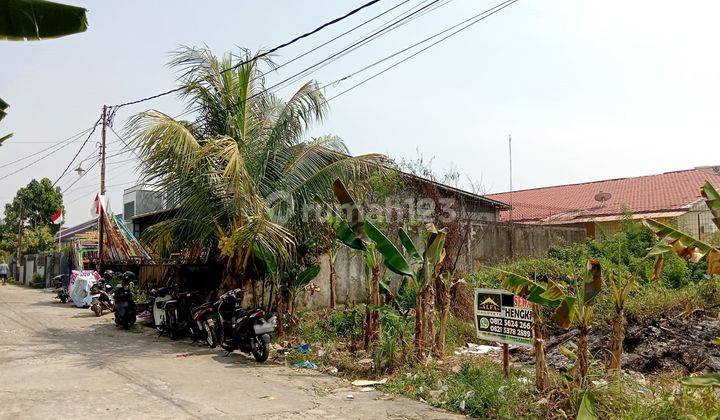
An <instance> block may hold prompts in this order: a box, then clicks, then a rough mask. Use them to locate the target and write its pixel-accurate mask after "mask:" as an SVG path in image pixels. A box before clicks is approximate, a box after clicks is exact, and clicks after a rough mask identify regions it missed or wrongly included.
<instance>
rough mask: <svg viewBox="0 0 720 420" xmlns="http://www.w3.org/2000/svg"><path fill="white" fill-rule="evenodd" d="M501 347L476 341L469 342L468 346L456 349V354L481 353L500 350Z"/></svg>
mask: <svg viewBox="0 0 720 420" xmlns="http://www.w3.org/2000/svg"><path fill="white" fill-rule="evenodd" d="M500 350H501V348H500V347H497V346H486V345H484V344H475V343H467V347H458V348H457V349H456V350H455V355H456V356H460V355H465V354H471V355H479V354H486V353H490V352H491V351H500Z"/></svg>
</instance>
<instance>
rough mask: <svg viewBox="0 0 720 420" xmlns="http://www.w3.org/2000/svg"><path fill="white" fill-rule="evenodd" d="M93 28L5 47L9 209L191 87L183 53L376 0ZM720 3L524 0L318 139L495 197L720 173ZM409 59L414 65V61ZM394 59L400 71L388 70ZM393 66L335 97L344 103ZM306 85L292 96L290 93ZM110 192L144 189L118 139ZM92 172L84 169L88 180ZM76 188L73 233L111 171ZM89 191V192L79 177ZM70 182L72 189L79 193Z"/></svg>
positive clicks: (0, 129) (453, 3) (380, 45)
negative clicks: (102, 123) (182, 73)
mask: <svg viewBox="0 0 720 420" xmlns="http://www.w3.org/2000/svg"><path fill="white" fill-rule="evenodd" d="M65 2H66V3H68V4H74V5H78V6H83V7H86V8H87V9H88V21H89V29H88V30H87V32H85V33H82V34H79V35H74V36H69V37H64V38H59V39H54V40H47V41H42V42H8V41H0V57H2V66H0V74H1V75H2V77H0V97H2V98H3V99H4V100H5V101H6V102H8V103H9V104H10V105H11V107H10V108H9V109H8V116H7V117H6V118H5V119H4V120H3V122H2V123H0V134H4V133H7V132H13V133H14V137H13V138H12V139H11V140H9V141H8V142H6V143H5V144H4V145H3V146H1V147H0V178H2V177H4V176H6V175H7V174H9V173H11V172H15V171H16V170H20V171H19V172H18V173H17V174H14V175H11V176H8V177H5V178H3V179H0V205H3V207H4V203H6V202H7V201H9V200H11V199H12V197H13V196H14V194H15V191H16V190H17V189H18V188H20V187H22V186H24V185H26V184H27V183H28V182H29V181H30V180H31V179H33V178H40V177H48V178H50V179H52V180H55V179H57V177H58V176H59V175H60V174H61V173H62V171H63V170H64V169H65V167H66V166H67V164H68V163H69V162H70V160H71V159H72V158H73V156H74V155H75V154H76V153H78V149H79V148H80V145H81V144H82V143H81V142H82V140H83V139H84V137H83V138H79V140H78V141H75V142H73V143H70V144H68V146H67V147H63V148H62V149H60V150H59V151H57V152H56V153H53V154H51V155H48V156H47V158H45V159H43V160H41V161H40V162H37V163H35V164H33V165H30V163H32V162H33V161H35V160H36V159H37V158H40V157H43V156H45V155H47V153H45V154H43V153H41V154H39V155H37V156H36V157H33V158H28V159H25V160H23V161H21V162H19V163H16V164H10V163H11V162H12V161H14V160H16V159H19V158H22V157H25V156H27V155H29V154H32V153H36V152H38V151H40V150H42V149H44V148H47V147H50V146H52V144H51V143H45V142H56V141H59V140H63V139H66V138H68V137H70V136H72V135H74V134H76V133H78V132H80V131H82V130H85V129H86V128H88V127H91V126H92V125H93V123H94V122H95V121H96V120H97V119H98V117H99V115H100V110H101V107H102V105H103V104H108V105H112V104H117V103H121V102H125V101H128V100H133V99H138V98H141V97H145V96H149V95H152V94H155V93H158V92H161V91H164V90H167V89H171V88H173V87H176V84H175V83H176V77H177V74H176V73H175V71H174V70H173V69H171V68H168V66H167V62H168V57H169V53H170V52H172V51H173V50H176V49H177V48H178V47H179V46H180V45H187V46H207V47H209V48H210V49H211V50H212V51H214V52H215V53H216V54H222V53H224V52H238V50H239V48H240V47H245V48H249V49H250V50H252V51H257V50H262V49H265V50H267V49H269V48H271V47H274V46H276V45H279V44H281V43H283V42H285V41H288V40H289V39H292V38H293V37H295V36H296V35H298V34H301V33H304V32H307V31H308V30H311V29H314V28H315V27H317V26H319V25H320V24H321V23H324V22H326V21H329V20H331V19H333V18H335V17H337V16H340V15H343V14H344V13H346V12H347V11H349V10H351V9H353V8H354V7H356V6H357V5H359V4H361V3H362V2H361V1H337V0H336V1H330V0H327V1H321V0H308V1H303V2H299V1H291V0H276V1H272V2H268V1H237V0H235V1H231V0H228V1H208V2H202V3H200V2H196V1H190V0H173V1H169V0H164V1H160V0H157V1H152V2H148V1H139V0H123V1H114V2H109V1H100V0H95V1H79V0H66V1H65ZM401 2H402V0H392V1H391V0H381V1H380V2H379V3H377V4H375V5H373V6H371V7H370V8H368V9H365V10H363V11H362V12H360V13H358V14H357V15H355V16H353V17H352V18H350V19H347V20H345V21H343V22H341V23H339V24H338V25H336V26H333V27H331V28H328V29H326V30H323V31H322V32H320V33H318V34H317V35H315V36H312V37H310V38H307V39H305V40H303V41H301V42H298V43H296V44H293V45H292V46H290V47H287V48H284V49H281V50H280V51H278V52H277V53H276V54H275V56H274V60H275V61H276V62H277V63H278V64H281V63H283V62H285V61H288V60H289V59H291V58H294V57H295V56H297V55H299V54H301V53H303V52H305V51H308V50H309V49H311V48H313V47H315V46H317V45H319V44H321V43H323V42H325V41H327V40H328V39H330V38H332V37H333V36H335V35H338V34H340V33H342V32H344V31H346V30H348V29H350V28H351V27H353V26H355V25H357V24H359V23H361V22H363V21H365V20H367V19H369V18H371V17H373V16H375V15H377V14H379V13H381V12H383V11H385V10H387V9H389V8H391V7H393V6H396V5H398V4H400V3H401ZM421 2H422V0H411V1H408V2H407V3H405V4H403V5H402V6H400V7H398V8H397V9H395V11H394V12H390V13H389V14H387V15H385V16H383V17H382V18H379V19H377V20H375V21H373V22H372V23H370V24H368V25H366V26H364V27H362V28H360V29H358V30H356V31H354V32H352V33H350V34H348V35H346V36H344V37H342V38H340V39H338V40H337V41H334V42H333V43H331V44H329V45H327V46H325V47H323V48H321V49H319V50H318V51H316V52H314V53H312V54H309V55H308V56H306V57H304V58H303V59H300V60H298V61H296V62H294V63H291V64H290V65H288V66H286V67H284V68H283V69H281V70H279V71H277V72H275V73H270V74H268V76H267V77H268V83H269V84H271V83H273V82H276V81H279V80H282V79H283V78H285V77H287V76H289V75H291V74H294V73H295V72H297V71H299V70H300V69H302V68H305V67H306V66H308V65H310V64H313V63H315V62H317V61H318V60H320V59H323V58H325V57H327V56H329V55H331V54H332V53H334V52H335V51H337V50H340V49H342V48H343V47H345V46H346V45H349V44H350V43H352V42H353V41H355V40H356V39H357V38H359V37H361V36H362V35H364V34H365V33H367V32H369V31H371V30H372V29H374V28H375V27H377V26H378V25H380V24H381V23H382V22H384V21H385V20H387V19H389V18H390V17H392V16H394V15H395V14H397V13H401V12H402V11H404V10H407V9H409V8H411V7H415V6H417V5H419V4H420V3H421ZM498 2H499V1H495V2H492V1H485V0H450V1H447V0H443V1H442V2H439V3H438V4H442V6H441V7H438V8H437V9H435V10H433V11H432V12H430V13H427V14H425V15H423V16H421V17H419V18H417V19H415V20H413V21H412V22H410V23H408V24H407V25H405V26H403V27H401V28H399V29H398V30H395V31H393V32H391V33H389V34H387V35H385V36H383V37H381V38H379V39H377V40H376V41H374V42H372V43H370V44H368V45H366V46H364V47H363V48H360V49H358V50H356V51H355V52H353V53H352V54H349V55H348V56H346V57H343V58H342V59H340V60H337V61H335V62H333V63H332V64H331V65H328V66H327V67H325V68H323V69H321V70H319V71H317V72H315V73H313V74H311V75H309V76H308V77H307V78H306V79H305V80H307V79H311V78H312V79H315V80H317V81H318V82H319V83H321V84H325V83H328V82H332V81H334V80H337V79H339V78H340V77H342V76H345V75H347V74H350V73H352V72H353V71H355V70H358V69H360V68H362V67H363V66H365V65H366V64H368V63H371V62H373V61H375V60H378V59H380V58H383V57H385V56H387V55H390V54H392V53H394V52H395V51H397V50H400V49H403V48H405V47H407V46H409V45H411V44H413V43H415V42H417V41H419V40H422V39H424V38H426V37H428V36H430V35H433V34H435V33H437V32H440V31H441V30H443V29H445V28H447V27H449V26H451V25H454V24H455V23H457V22H459V21H462V20H464V19H466V18H468V17H470V16H472V15H474V14H477V13H479V12H481V11H483V10H485V9H487V8H489V7H492V6H494V5H496V4H497V3H498ZM719 12H720V3H718V2H713V1H702V0H696V1H692V2H683V3H682V4H679V3H677V2H670V1H657V0H654V1H649V0H647V1H646V0H633V1H632V2H628V1H620V0H606V1H592V2H590V1H577V0H544V1H537V0H520V1H518V2H517V3H515V4H513V5H511V6H509V7H508V8H506V9H504V10H502V11H500V12H499V13H497V14H495V15H493V16H491V17H489V18H487V19H485V20H483V21H482V22H480V23H478V24H477V25H474V26H472V27H471V28H469V29H468V30H466V31H463V32H461V33H459V34H458V35H456V36H454V37H452V38H449V39H448V40H446V41H444V42H442V43H440V44H439V45H437V46H435V47H432V48H430V49H429V50H427V51H425V52H424V53H422V54H420V55H418V56H416V57H414V58H412V59H410V60H409V61H407V62H405V63H403V64H401V65H399V66H397V67H396V68H394V69H392V70H390V71H388V72H386V73H384V74H382V75H381V76H379V77H377V78H375V79H373V80H371V81H369V82H367V83H366V84H364V85H362V86H360V87H358V88H356V89H354V90H351V91H350V92H348V93H346V94H344V95H343V96H340V97H338V98H336V99H334V100H332V101H331V102H330V113H329V115H328V117H327V119H326V120H325V121H323V123H322V124H321V125H317V126H315V127H313V128H312V129H311V130H310V132H309V133H308V136H317V135H322V134H334V135H338V136H340V137H341V138H343V139H344V140H345V142H346V144H347V145H348V146H349V148H350V150H351V152H352V153H353V154H360V153H370V152H379V153H384V154H387V155H388V156H389V157H391V158H393V159H396V160H402V159H414V158H415V157H417V155H418V153H420V154H422V155H423V156H424V157H425V158H430V157H432V158H434V160H433V163H434V167H435V169H436V170H438V171H439V172H442V171H443V170H447V169H449V168H454V169H456V170H457V171H459V172H461V173H463V174H464V175H466V179H471V180H473V182H475V183H477V182H480V183H481V184H482V186H483V187H484V190H485V191H486V192H488V193H490V192H502V191H507V190H508V189H509V188H510V171H509V165H508V162H509V159H508V136H509V135H512V144H513V177H512V178H513V188H514V189H516V190H517V189H524V188H533V187H539V186H548V185H557V184H564V183H575V182H585V181H593V180H600V179H607V178H619V177H627V176H638V175H648V174H655V173H662V172H667V171H673V170H681V169H688V168H692V167H696V166H705V165H717V164H720V161H719V160H720V159H719V158H718V156H719V153H718V151H720V141H718V139H719V137H720V119H718V118H717V116H718V115H720V102H719V101H720V99H719V98H720V55H718V54H717V40H718V39H720V26H718V25H717V24H716V17H717V16H718V13H719ZM398 58H399V57H398ZM391 62H393V61H392V60H391V61H388V62H387V63H388V64H389V63H391ZM381 68H383V66H379V67H376V68H373V69H371V70H368V71H367V72H365V73H362V74H359V75H356V76H354V77H352V78H350V79H349V80H346V81H344V82H341V83H339V84H337V85H336V86H329V87H328V88H327V89H326V95H327V96H328V97H332V96H333V95H334V94H337V93H339V92H341V91H343V90H345V89H347V88H348V87H350V86H352V85H353V84H355V83H357V82H359V81H361V80H362V79H363V78H364V77H367V76H370V75H372V74H374V73H375V72H377V71H379V70H380V69H381ZM298 86H299V83H298V84H295V85H293V86H289V87H288V88H286V89H282V90H280V91H279V92H278V94H279V95H281V96H285V97H287V96H289V95H291V94H292V92H293V89H296V88H297V87H298ZM184 106H185V104H184V103H183V102H182V101H181V100H180V99H179V98H177V97H176V96H166V97H163V98H160V99H157V100H153V101H150V102H145V103H143V104H139V105H134V106H129V107H124V108H121V109H120V111H118V113H117V115H116V118H115V123H114V128H115V130H116V131H118V132H119V133H121V134H122V129H123V127H124V125H125V123H126V121H127V119H128V118H129V117H131V116H132V115H134V114H135V113H137V112H141V111H144V110H147V109H157V110H160V111H163V112H165V113H168V114H171V115H175V114H178V113H180V112H182V111H183V110H184ZM98 140H99V131H98V132H96V133H94V134H93V136H92V137H91V139H90V141H89V142H88V145H87V146H86V147H85V148H84V149H83V150H82V151H81V152H80V153H79V160H83V159H85V160H84V161H83V162H82V165H83V167H84V168H87V167H88V166H90V164H92V163H93V161H94V160H95V156H96V154H97V144H98V143H97V142H98ZM108 141H109V142H110V144H109V146H108V154H109V155H116V156H113V157H111V158H110V159H109V164H108V180H107V184H108V185H109V186H110V187H109V188H108V194H109V197H110V202H111V207H112V208H113V209H115V210H117V211H121V208H122V192H123V189H124V188H128V187H130V186H131V185H132V183H133V182H134V181H135V180H137V178H138V175H137V172H136V165H135V160H134V159H133V155H132V154H131V153H129V152H128V151H127V149H126V148H125V147H124V145H123V144H122V143H121V142H120V141H118V140H117V138H116V137H115V136H114V134H113V133H111V132H109V133H108ZM76 166H77V162H76V163H75V164H74V165H73V168H74V167H76ZM77 178H78V176H77V174H76V173H75V172H70V173H69V174H68V175H66V176H65V177H63V178H62V179H61V180H60V182H59V183H58V185H60V186H61V187H62V188H64V191H65V203H66V224H67V225H72V224H75V223H81V222H83V221H85V220H87V219H89V217H90V207H91V201H92V199H93V197H94V195H95V192H96V190H97V184H98V171H97V167H96V168H94V169H93V170H92V171H90V172H89V173H88V174H87V175H86V176H85V177H84V178H82V179H79V180H78V179H77ZM76 181H77V182H76ZM73 183H74V185H72V187H71V184H73Z"/></svg>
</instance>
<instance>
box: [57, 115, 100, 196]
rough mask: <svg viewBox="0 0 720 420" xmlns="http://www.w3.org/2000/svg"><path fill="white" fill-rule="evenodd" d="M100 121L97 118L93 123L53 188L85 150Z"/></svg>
mask: <svg viewBox="0 0 720 420" xmlns="http://www.w3.org/2000/svg"><path fill="white" fill-rule="evenodd" d="M100 120H102V117H100V118H98V120H97V121H95V124H94V125H93V128H92V131H90V134H88V136H87V137H86V138H85V141H83V143H82V145H81V146H80V149H78V151H77V153H75V156H73V158H72V160H71V161H70V163H68V165H67V167H65V170H64V171H62V173H61V174H60V176H59V177H58V178H57V179H56V180H55V182H53V187H54V186H55V184H57V183H58V181H60V180H61V179H62V177H64V176H65V174H66V173H67V171H68V169H70V167H71V166H72V164H73V163H74V162H75V159H77V157H78V155H80V152H82V150H83V148H85V145H86V144H87V142H88V140H90V137H92V135H93V134H94V133H95V130H96V129H97V126H98V123H100ZM103 123H104V122H103Z"/></svg>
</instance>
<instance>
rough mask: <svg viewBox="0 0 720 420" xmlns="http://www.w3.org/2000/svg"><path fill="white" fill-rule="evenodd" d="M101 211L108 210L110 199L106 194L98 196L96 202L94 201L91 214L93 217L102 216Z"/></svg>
mask: <svg viewBox="0 0 720 420" xmlns="http://www.w3.org/2000/svg"><path fill="white" fill-rule="evenodd" d="M100 210H108V199H107V196H106V195H104V194H96V195H95V200H93V205H92V209H90V214H91V215H92V216H93V217H98V216H100Z"/></svg>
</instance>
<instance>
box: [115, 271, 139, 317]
mask: <svg viewBox="0 0 720 420" xmlns="http://www.w3.org/2000/svg"><path fill="white" fill-rule="evenodd" d="M134 281H135V273H133V272H132V271H126V272H125V273H124V274H123V279H122V282H121V283H120V284H118V285H117V286H116V287H115V294H114V295H113V297H114V300H115V302H114V306H113V309H114V312H115V325H117V326H118V327H122V328H126V329H127V328H130V326H132V325H133V324H135V321H136V319H137V306H136V305H135V300H134V299H133V295H132V291H131V290H130V288H129V286H130V283H132V282H134Z"/></svg>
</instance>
